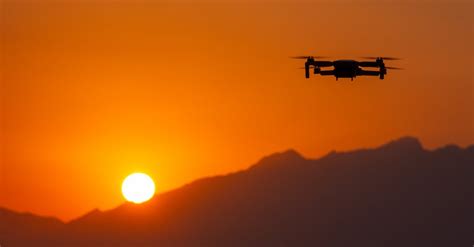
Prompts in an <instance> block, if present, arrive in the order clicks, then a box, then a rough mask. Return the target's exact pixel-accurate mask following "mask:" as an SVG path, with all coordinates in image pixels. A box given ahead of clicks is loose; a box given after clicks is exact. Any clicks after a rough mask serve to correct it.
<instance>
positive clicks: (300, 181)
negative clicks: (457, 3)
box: [0, 137, 474, 246]
mask: <svg viewBox="0 0 474 247" xmlns="http://www.w3.org/2000/svg"><path fill="white" fill-rule="evenodd" d="M473 165H474V145H471V146H468V147H466V148H460V147H458V146H453V145H447V146H443V147H441V148H437V149H435V150H431V151H430V150H425V149H424V148H423V147H422V145H421V143H420V142H419V141H418V140H417V139H416V138H412V137H404V138H401V139H398V140H395V141H391V142H388V143H387V144H384V145H382V146H380V147H378V148H373V149H360V150H355V151H349V152H341V153H338V152H331V153H329V154H327V155H325V156H323V157H321V158H319V159H306V158H304V157H303V156H301V155H300V154H299V153H298V152H296V151H295V150H292V149H289V150H286V151H283V152H280V153H275V154H271V155H268V156H265V157H263V158H262V159H260V160H259V161H258V162H256V163H255V164H254V165H251V166H250V167H249V168H248V169H246V170H242V171H238V172H233V173H229V174H226V175H221V176H214V177H207V178H203V179H198V180H196V181H194V182H191V183H189V184H187V185H184V186H182V187H180V188H177V189H174V190H171V191H168V192H165V193H162V194H158V195H156V196H155V197H154V198H153V199H152V200H150V201H149V202H147V203H144V204H141V205H134V204H131V203H124V204H121V205H119V206H118V207H116V208H114V209H111V210H106V211H99V210H93V211H91V212H89V213H87V214H85V215H83V216H81V217H79V218H77V219H75V220H73V221H71V222H69V223H66V224H64V223H63V224H62V227H59V228H60V229H56V228H54V229H52V231H51V232H52V233H51V234H50V233H48V235H47V236H49V238H47V239H45V238H44V237H43V238H41V237H39V236H38V235H34V234H33V235H32V236H28V235H27V236H26V237H25V236H22V237H23V238H22V239H27V240H28V239H35V240H36V241H37V242H39V243H46V244H47V245H51V246H56V245H57V246H61V245H69V246H103V245H110V244H111V243H113V244H114V245H115V244H117V241H118V242H119V243H121V244H122V245H123V246H149V245H155V244H157V243H159V244H161V245H163V246H176V245H178V246H275V245H276V246H278V245H282V244H283V245H292V246H308V244H309V245H314V244H317V245H321V246H341V245H348V244H351V242H352V244H354V243H363V244H364V245H366V246H380V244H382V243H383V245H384V246H401V245H403V246H427V245H430V246H445V245H446V244H448V243H449V244H450V245H452V244H453V243H463V244H465V243H469V241H471V240H474V238H473V237H472V231H471V230H470V229H472V227H473V223H472V220H471V221H469V219H474V217H473V216H472V207H471V206H472V203H469V201H470V199H472V197H473V192H472V190H471V189H470V188H472V176H473ZM471 202H472V201H471ZM368 212H370V213H368ZM0 222H2V221H1V215H0ZM0 225H1V224H0ZM412 225H413V226H416V227H412ZM453 225H454V226H453ZM382 226H383V227H382ZM448 226H449V227H448ZM420 229H424V231H420ZM424 232H425V233H424ZM336 233H337V234H336ZM395 233H397V234H396V235H395V240H393V238H394V235H393V234H395ZM427 233H430V234H427ZM0 234H1V231H0ZM84 236H87V238H86V237H84ZM184 236H185V237H184ZM341 236H344V237H343V238H341ZM433 236H435V237H433ZM7 237H8V236H1V235H0V241H1V240H2V238H5V239H6V240H7V242H8V243H9V244H10V243H13V244H12V245H11V246H28V243H29V242H25V241H26V240H25V241H23V240H19V239H18V238H16V239H15V237H11V239H8V238H7ZM38 239H40V240H38ZM50 239H54V241H53V242H51V241H50ZM137 239H141V240H140V241H138V240H137ZM388 239H392V240H393V243H389V244H387V243H386V242H387V240H388ZM22 241H23V242H22ZM41 241H43V242H41ZM471 242H472V241H471ZM285 243H286V244H285ZM15 244H16V245H15ZM392 244H393V245H392Z"/></svg>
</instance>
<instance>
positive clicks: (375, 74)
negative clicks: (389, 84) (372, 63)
mask: <svg viewBox="0 0 474 247" xmlns="http://www.w3.org/2000/svg"><path fill="white" fill-rule="evenodd" d="M357 75H367V76H379V75H380V71H370V70H360V71H359V73H357Z"/></svg>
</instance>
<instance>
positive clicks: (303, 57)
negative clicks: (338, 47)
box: [290, 56, 327, 59]
mask: <svg viewBox="0 0 474 247" xmlns="http://www.w3.org/2000/svg"><path fill="white" fill-rule="evenodd" d="M290 58H293V59H308V58H327V57H322V56H293V57H290Z"/></svg>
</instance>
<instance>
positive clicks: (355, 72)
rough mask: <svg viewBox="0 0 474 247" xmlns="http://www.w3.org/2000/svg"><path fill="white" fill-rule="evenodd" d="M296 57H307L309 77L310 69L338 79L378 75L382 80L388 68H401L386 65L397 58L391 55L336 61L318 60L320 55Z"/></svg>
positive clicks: (306, 67)
mask: <svg viewBox="0 0 474 247" xmlns="http://www.w3.org/2000/svg"><path fill="white" fill-rule="evenodd" d="M293 58H296V59H306V62H305V67H304V69H305V76H306V78H309V75H310V70H311V69H312V70H313V73H314V74H320V75H322V76H334V77H336V80H338V79H339V78H351V80H353V79H354V77H357V76H378V77H379V78H380V79H381V80H383V79H384V78H385V75H386V74H387V69H399V68H394V67H386V66H385V63H384V59H385V60H397V58H391V57H368V58H367V59H375V60H374V61H356V60H335V61H321V60H316V58H318V57H313V56H299V57H293ZM326 67H333V69H332V70H330V69H327V70H321V68H326ZM363 68H378V70H365V69H363Z"/></svg>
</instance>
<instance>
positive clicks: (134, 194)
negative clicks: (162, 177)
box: [122, 173, 155, 204]
mask: <svg viewBox="0 0 474 247" xmlns="http://www.w3.org/2000/svg"><path fill="white" fill-rule="evenodd" d="M122 194H123V197H125V199H126V200H127V201H129V202H133V203H136V204H139V203H143V202H146V201H148V200H150V199H151V198H152V197H153V195H154V194H155V183H154V182H153V179H151V177H150V176H148V175H146V174H145V173H133V174H130V175H128V177H127V178H125V180H123V183H122Z"/></svg>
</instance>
